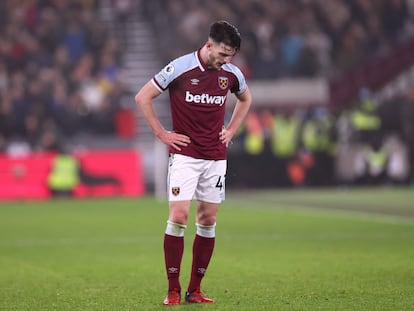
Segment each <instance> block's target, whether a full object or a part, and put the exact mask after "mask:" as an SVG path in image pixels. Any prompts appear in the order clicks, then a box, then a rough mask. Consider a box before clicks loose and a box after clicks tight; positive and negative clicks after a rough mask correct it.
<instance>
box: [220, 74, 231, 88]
mask: <svg viewBox="0 0 414 311" xmlns="http://www.w3.org/2000/svg"><path fill="white" fill-rule="evenodd" d="M218 84H219V87H220V88H221V89H222V90H225V89H227V86H228V85H229V78H227V77H218Z"/></svg>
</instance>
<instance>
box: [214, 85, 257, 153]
mask: <svg viewBox="0 0 414 311" xmlns="http://www.w3.org/2000/svg"><path fill="white" fill-rule="evenodd" d="M236 96H237V102H236V106H235V107H234V110H233V115H232V117H231V120H230V122H229V124H228V125H227V127H226V128H224V129H223V131H222V132H221V133H220V140H221V141H222V143H223V144H226V145H227V146H228V144H229V143H230V141H231V140H232V138H233V136H234V135H235V134H236V132H237V129H238V128H239V127H240V125H241V124H242V122H243V120H244V119H245V117H246V115H247V112H248V111H249V108H250V105H251V104H252V96H251V94H250V90H249V88H246V90H245V91H244V92H243V93H241V94H238V95H236Z"/></svg>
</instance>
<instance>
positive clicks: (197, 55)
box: [195, 48, 207, 71]
mask: <svg viewBox="0 0 414 311" xmlns="http://www.w3.org/2000/svg"><path fill="white" fill-rule="evenodd" d="M200 52H201V48H200V49H198V50H197V51H196V52H195V56H196V59H197V63H198V67H199V68H200V70H201V71H206V70H207V67H206V64H205V63H204V62H203V60H202V59H201V55H200Z"/></svg>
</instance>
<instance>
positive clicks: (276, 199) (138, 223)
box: [0, 188, 414, 311]
mask: <svg viewBox="0 0 414 311" xmlns="http://www.w3.org/2000/svg"><path fill="white" fill-rule="evenodd" d="M167 212H168V208H167V203H166V202H159V201H156V200H154V199H153V198H150V197H143V198H135V199H131V198H128V199H125V198H113V199H101V200H54V201H48V202H16V203H0V310H30V311H33V310H144V311H146V310H165V307H163V306H162V305H161V301H162V300H163V298H164V296H165V294H166V285H167V284H166V278H165V272H164V263H163V252H162V243H163V232H164V229H165V221H166V218H167ZM191 213H192V215H191V217H194V207H193V208H192V211H191ZM216 232H217V239H216V249H215V252H214V255H213V259H212V262H211V265H210V267H209V270H208V272H207V274H206V277H205V280H204V281H203V289H204V291H205V292H206V293H207V294H208V295H209V296H211V297H213V298H215V299H216V300H217V303H216V304H214V305H185V304H182V305H181V306H178V307H173V309H175V310H179V309H182V310H228V311H233V310H255V311H259V310H312V311H313V310H329V311H331V310H364V311H365V310H392V311H395V310H404V311H406V310H414V307H413V306H414V189H413V188H399V189H387V188H384V189H379V188H377V189H337V190H323V189H322V190H290V191H262V192H253V191H252V192H243V193H228V194H227V200H226V201H225V202H224V204H223V205H222V207H221V209H220V211H219V215H218V221H217V229H216ZM193 235H194V221H193V220H190V221H189V226H188V228H187V231H186V248H185V254H184V260H183V265H182V278H181V280H182V286H183V288H184V289H185V288H186V286H187V282H188V273H189V271H190V265H191V258H190V253H191V243H192V238H193Z"/></svg>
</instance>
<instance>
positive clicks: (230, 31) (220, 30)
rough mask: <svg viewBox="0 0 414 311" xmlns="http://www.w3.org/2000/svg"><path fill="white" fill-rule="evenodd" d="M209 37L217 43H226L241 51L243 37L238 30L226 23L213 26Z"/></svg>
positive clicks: (213, 24)
mask: <svg viewBox="0 0 414 311" xmlns="http://www.w3.org/2000/svg"><path fill="white" fill-rule="evenodd" d="M209 37H210V38H211V39H212V40H213V41H214V42H217V43H224V44H226V45H228V46H231V47H233V48H235V49H236V51H238V50H240V44H241V37H240V33H239V31H238V29H237V28H236V27H235V26H233V25H232V24H230V23H228V22H226V21H217V22H214V23H212V24H211V26H210V34H209Z"/></svg>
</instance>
